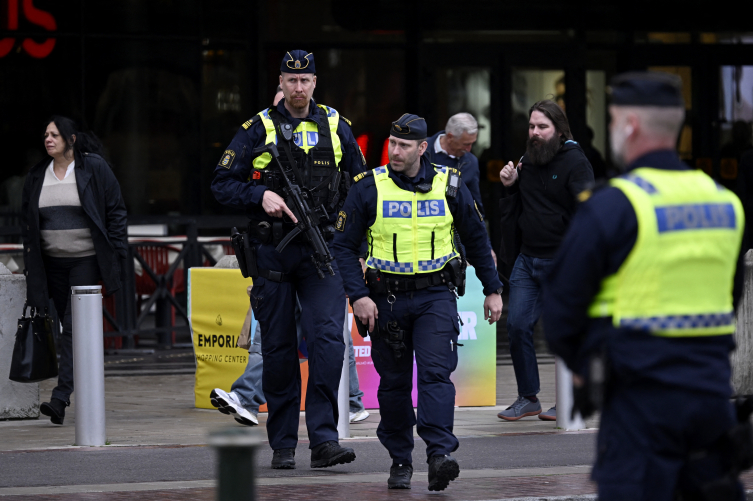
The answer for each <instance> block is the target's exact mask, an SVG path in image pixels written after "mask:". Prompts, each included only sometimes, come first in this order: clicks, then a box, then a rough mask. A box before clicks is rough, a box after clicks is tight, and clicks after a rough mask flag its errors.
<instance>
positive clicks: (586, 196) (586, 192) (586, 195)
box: [578, 190, 593, 202]
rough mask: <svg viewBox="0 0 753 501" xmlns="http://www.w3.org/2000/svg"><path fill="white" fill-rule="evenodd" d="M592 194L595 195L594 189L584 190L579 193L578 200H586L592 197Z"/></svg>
mask: <svg viewBox="0 0 753 501" xmlns="http://www.w3.org/2000/svg"><path fill="white" fill-rule="evenodd" d="M591 195H593V191H591V190H583V191H581V192H580V193H578V202H585V201H586V200H588V199H589V198H591Z"/></svg>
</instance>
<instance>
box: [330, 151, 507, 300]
mask: <svg viewBox="0 0 753 501" xmlns="http://www.w3.org/2000/svg"><path fill="white" fill-rule="evenodd" d="M387 171H388V172H389V176H390V179H392V180H393V181H394V182H395V184H396V185H397V186H398V187H399V188H402V189H404V190H406V191H410V192H415V191H416V185H418V184H421V183H424V182H426V183H429V184H431V182H432V180H433V179H434V176H435V175H436V171H435V170H434V167H433V166H432V164H431V163H430V162H429V160H428V159H427V158H426V157H423V156H422V157H421V170H420V171H419V173H418V175H417V176H416V177H415V178H413V179H410V178H408V177H406V176H404V175H402V174H397V173H395V172H394V171H393V170H392V167H391V166H390V165H389V164H387ZM447 203H448V205H449V207H450V212H451V213H452V217H453V220H454V224H455V227H456V228H457V230H458V232H459V233H460V239H461V240H462V242H463V245H464V246H465V248H466V252H467V258H468V261H470V262H472V263H474V266H475V271H476V276H477V277H478V278H479V280H481V283H482V284H483V285H484V294H485V295H489V294H491V293H492V292H494V291H496V290H497V289H499V288H501V287H502V282H500V281H499V278H498V277H497V270H496V269H495V267H494V261H493V260H492V257H491V246H490V245H489V238H488V236H487V234H486V226H485V225H484V223H483V216H482V215H481V212H480V211H479V209H478V207H477V206H476V204H475V203H474V200H473V197H472V196H471V192H470V191H469V190H468V187H467V186H465V184H463V183H460V189H459V190H458V194H457V196H456V197H455V198H448V199H447ZM376 213H377V188H376V183H375V182H374V176H365V177H363V179H361V180H359V181H358V182H356V183H355V184H354V185H353V186H352V187H351V189H350V192H349V193H348V198H347V199H346V200H345V205H344V206H343V208H342V212H341V217H340V219H339V220H338V224H337V228H336V231H335V242H334V251H335V258H337V265H338V267H339V269H340V273H341V274H342V277H343V285H344V286H345V293H346V294H347V295H348V297H349V298H350V301H351V303H354V302H356V301H358V300H359V299H361V298H362V297H365V296H368V295H369V289H368V288H367V287H366V283H365V282H364V279H363V271H362V270H361V266H360V264H359V262H358V258H359V256H360V254H361V246H362V243H363V240H364V237H365V236H366V232H367V230H368V229H369V228H370V227H371V226H372V225H373V224H374V222H375V221H376ZM343 214H344V216H343Z"/></svg>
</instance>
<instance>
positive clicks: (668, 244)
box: [589, 167, 745, 337]
mask: <svg viewBox="0 0 753 501" xmlns="http://www.w3.org/2000/svg"><path fill="white" fill-rule="evenodd" d="M610 184H611V185H612V186H614V187H616V188H618V189H620V190H621V191H622V192H623V193H624V194H625V196H627V198H628V200H630V203H631V204H632V206H633V209H634V210H635V214H636V216H637V219H638V237H637V240H636V242H635V246H634V247H633V249H632V251H631V252H630V254H629V255H628V257H627V259H626V260H625V262H624V263H623V264H622V266H621V267H620V269H619V270H618V271H617V273H615V274H614V275H611V276H609V277H607V278H605V279H604V280H603V281H602V285H601V290H600V292H599V294H598V295H597V296H596V298H595V299H594V301H593V302H592V304H591V306H590V308H589V316H590V317H592V318H598V317H609V316H611V317H612V319H613V323H614V325H615V326H616V327H628V328H632V329H637V330H644V331H648V332H651V333H652V334H654V335H657V336H666V337H690V336H712V335H721V334H730V333H732V332H734V331H735V318H734V309H733V304H732V283H733V279H734V274H735V269H736V266H737V257H738V254H739V252H740V244H741V241H742V236H743V229H744V227H745V216H744V213H743V209H742V204H741V203H740V200H739V199H738V198H737V197H736V196H735V194H734V193H732V192H731V191H729V190H727V189H725V188H723V187H721V186H719V185H717V184H716V183H715V182H714V181H713V180H712V179H711V178H709V177H708V176H707V175H706V174H704V173H703V172H701V171H694V170H688V171H676V170H663V169H653V168H648V167H642V168H638V169H635V170H632V171H631V172H630V173H629V174H627V175H625V176H621V177H619V178H616V179H613V180H612V181H611V182H610Z"/></svg>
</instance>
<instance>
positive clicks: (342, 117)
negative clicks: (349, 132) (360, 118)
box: [340, 115, 353, 127]
mask: <svg viewBox="0 0 753 501" xmlns="http://www.w3.org/2000/svg"><path fill="white" fill-rule="evenodd" d="M340 119H341V120H342V121H343V122H345V123H346V124H348V125H349V126H350V127H353V124H352V123H350V120H348V119H347V118H345V117H344V116H342V115H340Z"/></svg>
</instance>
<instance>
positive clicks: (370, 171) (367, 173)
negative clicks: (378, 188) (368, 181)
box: [353, 169, 374, 183]
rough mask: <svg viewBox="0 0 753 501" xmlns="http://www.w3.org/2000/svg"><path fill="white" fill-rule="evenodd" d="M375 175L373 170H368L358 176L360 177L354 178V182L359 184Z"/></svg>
mask: <svg viewBox="0 0 753 501" xmlns="http://www.w3.org/2000/svg"><path fill="white" fill-rule="evenodd" d="M373 175H374V171H373V170H372V169H369V170H367V171H366V172H361V173H360V174H358V175H357V176H356V177H354V178H353V182H354V183H357V182H358V181H360V180H361V179H364V178H367V177H371V176H373Z"/></svg>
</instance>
